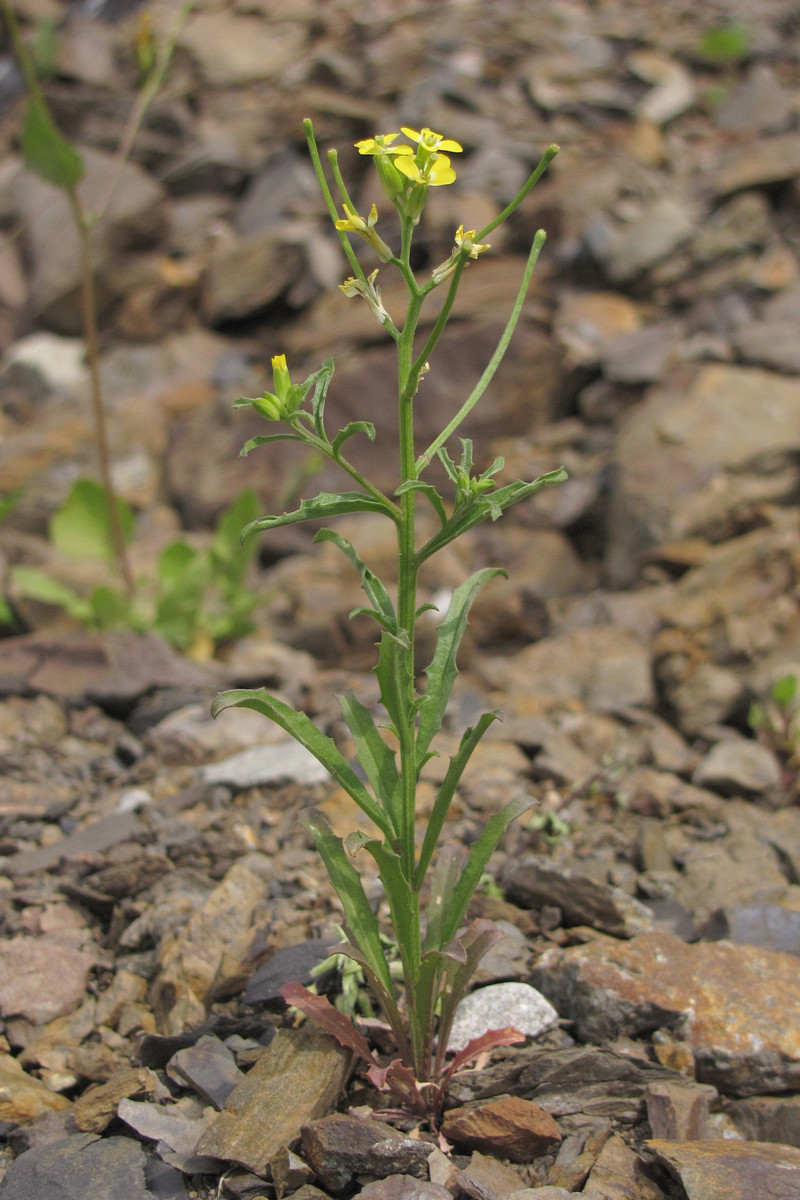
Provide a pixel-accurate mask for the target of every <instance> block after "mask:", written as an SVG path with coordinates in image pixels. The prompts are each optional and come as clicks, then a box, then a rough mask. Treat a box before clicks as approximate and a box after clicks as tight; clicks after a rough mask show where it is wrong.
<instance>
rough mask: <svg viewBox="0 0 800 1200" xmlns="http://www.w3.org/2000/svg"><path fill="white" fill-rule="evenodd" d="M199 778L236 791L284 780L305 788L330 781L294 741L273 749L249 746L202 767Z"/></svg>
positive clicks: (311, 756)
mask: <svg viewBox="0 0 800 1200" xmlns="http://www.w3.org/2000/svg"><path fill="white" fill-rule="evenodd" d="M202 776H203V779H204V780H205V781H206V783H225V784H228V785H229V786H230V787H233V788H236V790H237V791H245V790H246V789H247V788H253V787H263V786H264V785H265V784H272V783H285V782H286V781H287V780H291V781H292V782H294V783H303V784H308V785H312V784H315V783H326V782H328V781H329V780H330V775H329V774H328V772H327V771H326V770H325V768H324V767H323V766H322V764H321V763H320V762H318V761H317V759H316V758H314V755H313V754H311V753H310V751H308V750H306V748H305V747H304V746H301V745H300V744H299V743H298V742H295V741H293V740H292V741H283V742H279V743H277V744H275V745H272V746H251V747H250V748H249V749H247V750H241V751H240V752H239V753H238V754H233V755H231V757H230V758H226V759H223V760H222V762H217V763H212V764H211V766H208V767H204V768H203V770H202Z"/></svg>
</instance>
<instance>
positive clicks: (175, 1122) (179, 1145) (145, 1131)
mask: <svg viewBox="0 0 800 1200" xmlns="http://www.w3.org/2000/svg"><path fill="white" fill-rule="evenodd" d="M117 1115H118V1117H119V1119H120V1120H121V1121H124V1122H125V1124H126V1125H130V1127H131V1129H135V1130H136V1132H137V1133H138V1134H140V1135H141V1136H142V1137H144V1138H148V1139H149V1140H151V1141H154V1142H157V1143H158V1146H157V1149H158V1153H159V1155H160V1156H161V1158H162V1159H164V1161H165V1162H167V1163H169V1164H171V1165H172V1166H174V1167H177V1169H178V1170H179V1171H184V1172H185V1173H186V1174H189V1175H201V1174H204V1173H208V1172H210V1171H213V1170H214V1169H215V1168H216V1167H218V1166H219V1164H218V1163H217V1162H215V1160H214V1159H213V1158H209V1157H206V1156H203V1155H199V1154H195V1145H196V1143H197V1141H198V1140H199V1138H200V1136H201V1135H202V1134H203V1133H204V1132H205V1130H206V1129H207V1128H208V1125H209V1122H210V1121H211V1120H212V1119H213V1117H212V1116H208V1115H203V1113H202V1110H201V1109H200V1107H199V1105H197V1104H196V1103H194V1102H193V1103H191V1104H186V1103H185V1101H181V1102H180V1103H179V1104H176V1105H172V1106H170V1107H167V1106H166V1105H163V1104H152V1103H150V1102H149V1101H140V1100H120V1102H119V1107H118V1109H117Z"/></svg>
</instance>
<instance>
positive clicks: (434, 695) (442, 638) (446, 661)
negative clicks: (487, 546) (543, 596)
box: [417, 567, 506, 763]
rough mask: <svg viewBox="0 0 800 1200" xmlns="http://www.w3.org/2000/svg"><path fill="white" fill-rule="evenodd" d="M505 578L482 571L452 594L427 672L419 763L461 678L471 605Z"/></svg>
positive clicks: (492, 569)
mask: <svg viewBox="0 0 800 1200" xmlns="http://www.w3.org/2000/svg"><path fill="white" fill-rule="evenodd" d="M505 574H506V572H505V571H502V570H500V569H499V568H498V567H485V568H484V569H483V570H482V571H476V572H475V574H474V575H471V576H470V577H469V579H467V580H466V581H465V582H464V583H462V584H461V586H460V587H458V588H456V590H455V591H454V592H453V595H452V598H451V600H450V606H449V608H448V610H447V616H446V617H445V619H444V620H443V621H442V623H441V625H440V626H439V632H438V636H437V640H436V650H435V652H434V655H433V658H432V660H431V663H430V666H429V667H428V668H427V670H426V672H425V674H426V675H427V677H428V691H427V695H426V697H425V703H424V704H423V705H422V708H421V709H420V717H419V732H418V734H417V762H418V763H421V762H422V760H423V759H424V757H425V754H426V753H427V750H428V747H429V746H430V744H431V740H432V739H433V737H434V736H435V735H436V734H437V733H438V732H439V730H440V729H441V726H442V721H443V720H444V714H445V709H446V708H447V703H448V701H449V699H450V693H451V692H452V690H453V683H454V682H455V678H456V675H457V674H458V666H457V664H456V656H457V654H458V647H459V645H460V644H461V639H462V637H463V636H464V630H465V629H466V627H467V617H468V616H469V610H470V608H471V607H472V602H473V600H474V599H475V597H476V595H477V594H478V592H479V591H480V589H481V588H482V587H483V585H484V584H485V583H488V582H489V580H490V579H494V578H495V576H497V575H503V576H505Z"/></svg>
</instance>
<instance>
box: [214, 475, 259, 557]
mask: <svg viewBox="0 0 800 1200" xmlns="http://www.w3.org/2000/svg"><path fill="white" fill-rule="evenodd" d="M257 515H258V497H257V496H256V493H255V492H254V491H253V489H252V488H246V489H245V490H244V491H243V492H240V493H239V495H238V496H237V497H236V499H235V500H234V502H233V504H231V505H230V507H229V508H226V509H225V511H224V512H223V513H222V515H221V517H220V518H219V521H218V522H217V528H216V530H215V533H214V541H213V543H212V548H213V551H214V553H215V554H216V555H218V556H219V557H220V558H224V559H227V560H230V559H234V558H238V557H239V556H240V555H242V554H244V559H245V561H246V562H248V561H249V560H250V559H251V558H252V556H253V554H255V552H256V548H255V546H249V547H248V548H247V549H246V550H244V551H243V550H242V530H243V529H244V528H245V526H246V525H249V524H250V523H251V522H252V521H254V520H255V519H256V517H257Z"/></svg>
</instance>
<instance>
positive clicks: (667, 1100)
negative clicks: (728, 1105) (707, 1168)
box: [645, 1081, 717, 1142]
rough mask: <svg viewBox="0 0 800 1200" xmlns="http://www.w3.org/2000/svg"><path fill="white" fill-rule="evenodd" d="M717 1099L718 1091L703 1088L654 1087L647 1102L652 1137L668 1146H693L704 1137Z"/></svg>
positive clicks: (684, 1086)
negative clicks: (663, 1141) (691, 1143)
mask: <svg viewBox="0 0 800 1200" xmlns="http://www.w3.org/2000/svg"><path fill="white" fill-rule="evenodd" d="M716 1096H717V1091H716V1088H712V1087H708V1086H707V1085H703V1084H692V1083H689V1082H687V1083H686V1084H681V1083H667V1082H666V1081H658V1082H657V1083H651V1084H650V1086H649V1087H648V1089H647V1092H646V1094H645V1100H646V1103H647V1119H648V1121H649V1122H650V1130H651V1132H652V1135H653V1137H654V1138H660V1139H663V1140H665V1141H668V1142H693V1141H697V1140H698V1139H699V1138H703V1137H705V1136H706V1133H707V1128H708V1110H709V1104H710V1102H711V1101H712V1100H714V1099H716Z"/></svg>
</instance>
